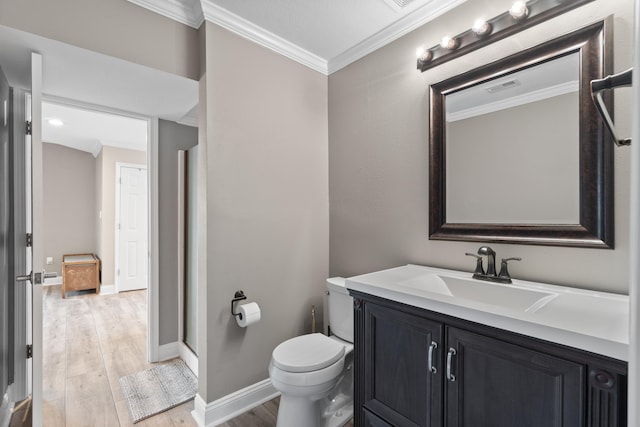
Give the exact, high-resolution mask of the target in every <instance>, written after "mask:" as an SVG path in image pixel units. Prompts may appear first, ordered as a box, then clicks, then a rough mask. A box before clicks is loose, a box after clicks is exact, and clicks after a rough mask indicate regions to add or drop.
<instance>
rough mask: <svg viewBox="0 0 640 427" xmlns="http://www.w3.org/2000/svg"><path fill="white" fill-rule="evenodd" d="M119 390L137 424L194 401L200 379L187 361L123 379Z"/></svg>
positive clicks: (179, 361) (165, 365)
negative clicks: (191, 400)
mask: <svg viewBox="0 0 640 427" xmlns="http://www.w3.org/2000/svg"><path fill="white" fill-rule="evenodd" d="M120 388H121V389H122V394H124V397H125V399H126V400H127V403H128V404H129V405H128V406H129V415H130V416H131V421H132V422H133V423H134V424H135V423H137V422H138V421H142V420H144V419H145V418H149V417H151V416H152V415H156V414H159V413H160V412H164V411H167V410H169V409H171V408H173V407H175V406H178V405H180V404H182V403H184V402H186V401H187V400H190V399H193V398H194V396H195V395H196V392H197V391H198V380H197V379H196V377H195V375H193V372H191V370H190V369H189V368H188V367H187V365H186V364H185V363H184V361H182V360H177V361H175V362H172V363H167V364H163V365H158V366H155V367H153V368H151V369H147V370H145V371H142V372H138V373H136V374H133V375H127V376H124V377H122V378H120Z"/></svg>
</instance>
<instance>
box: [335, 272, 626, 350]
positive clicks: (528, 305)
mask: <svg viewBox="0 0 640 427" xmlns="http://www.w3.org/2000/svg"><path fill="white" fill-rule="evenodd" d="M471 276H472V273H470V272H464V271H457V270H447V269H444V268H436V267H427V266H420V265H415V264H408V265H404V266H400V267H395V268H389V269H386V270H380V271H375V272H372V273H367V274H362V275H359V276H353V277H348V278H347V279H346V286H347V288H348V289H349V290H350V291H354V292H356V294H355V295H357V293H363V294H368V295H373V296H376V297H378V298H382V299H387V300H391V301H396V302H399V303H403V304H407V305H409V306H413V307H418V308H422V309H425V310H428V311H430V312H434V313H441V314H444V315H447V316H451V317H453V318H458V319H462V320H467V321H471V322H475V323H480V324H483V325H488V326H493V327H496V328H499V329H504V330H507V331H511V332H515V333H518V334H522V335H527V336H531V337H535V338H539V339H541V340H545V341H550V342H555V343H559V344H562V345H566V346H569V347H575V348H579V349H582V350H586V351H589V352H592V353H596V354H602V355H605V356H608V357H612V358H614V359H619V360H628V350H629V297H628V296H626V295H616V294H611V293H605V292H596V291H589V290H584V289H579V288H575V287H566V286H557V285H551V284H547V283H540V282H531V281H526V280H519V279H514V280H513V284H501V283H494V282H487V281H484V280H477V279H473V278H472V277H471Z"/></svg>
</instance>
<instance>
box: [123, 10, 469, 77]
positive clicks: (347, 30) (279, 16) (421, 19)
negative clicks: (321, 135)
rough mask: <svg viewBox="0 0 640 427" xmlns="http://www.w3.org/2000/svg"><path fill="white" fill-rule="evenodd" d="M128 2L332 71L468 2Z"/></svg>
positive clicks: (314, 66)
mask: <svg viewBox="0 0 640 427" xmlns="http://www.w3.org/2000/svg"><path fill="white" fill-rule="evenodd" d="M128 1H130V2H131V3H135V4H137V5H139V6H142V7H145V8H147V9H150V10H152V11H154V12H157V13H160V14H162V15H164V16H167V17H169V18H171V19H174V20H176V21H179V22H182V23H184V24H187V25H189V26H191V27H193V28H198V27H200V25H201V24H202V22H203V20H205V19H206V20H207V21H210V22H213V23H215V24H218V25H220V26H222V27H224V28H227V29H228V30H231V31H233V32H235V33H237V34H240V35H241V36H243V37H246V38H248V39H250V40H252V41H254V42H256V43H258V44H260V45H263V46H265V47H267V48H269V49H272V50H274V51H276V52H278V53H281V54H283V55H285V56H287V57H289V58H291V59H293V60H295V61H298V62H300V63H302V64H304V65H306V66H308V67H310V68H313V69H315V70H317V71H320V72H322V73H324V74H331V73H332V72H334V71H337V70H339V69H341V68H343V67H345V66H347V65H349V64H350V63H352V62H354V61H357V60H358V59H360V58H362V57H363V56H365V55H367V54H369V53H371V52H373V51H374V50H376V49H379V48H381V47H382V46H384V45H386V44H388V43H390V42H392V41H393V40H396V39H398V38H400V37H401V36H403V35H405V34H407V33H408V32H410V31H412V30H414V29H416V28H418V27H419V26H421V25H424V24H425V23H427V22H429V21H431V20H433V19H435V18H437V17H438V16H440V15H442V14H443V13H445V12H447V11H448V10H450V9H453V8H454V7H456V6H458V5H460V4H463V3H464V2H465V1H466V0H241V1H238V0H128ZM411 54H413V52H412V53H411Z"/></svg>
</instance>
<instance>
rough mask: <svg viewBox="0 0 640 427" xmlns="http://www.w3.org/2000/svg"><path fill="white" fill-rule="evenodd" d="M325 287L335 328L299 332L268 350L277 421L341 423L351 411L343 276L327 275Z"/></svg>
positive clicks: (313, 426) (325, 426)
mask: <svg viewBox="0 0 640 427" xmlns="http://www.w3.org/2000/svg"><path fill="white" fill-rule="evenodd" d="M327 288H328V290H329V298H328V300H329V319H330V320H329V324H330V327H331V325H332V324H335V325H336V327H335V329H333V328H332V331H333V332H334V333H336V332H337V333H336V334H335V335H331V336H329V337H327V336H325V335H323V334H319V333H315V334H308V335H302V336H299V337H295V338H291V339H288V340H286V341H284V342H283V343H281V344H280V345H278V346H277V347H276V348H275V349H274V350H273V354H272V357H271V362H270V363H269V377H270V378H271V382H272V384H273V386H274V388H275V389H276V390H278V391H279V392H280V393H281V397H280V406H279V409H278V421H277V424H276V425H277V427H340V426H343V425H344V424H346V423H347V422H348V421H349V420H350V419H351V417H352V416H353V344H352V342H353V311H352V310H353V309H352V307H353V305H352V303H351V301H352V300H351V297H350V296H349V294H348V291H347V289H346V288H345V287H344V279H342V278H332V279H328V280H327ZM331 319H335V321H334V323H332V320H331ZM349 319H351V320H350V321H349Z"/></svg>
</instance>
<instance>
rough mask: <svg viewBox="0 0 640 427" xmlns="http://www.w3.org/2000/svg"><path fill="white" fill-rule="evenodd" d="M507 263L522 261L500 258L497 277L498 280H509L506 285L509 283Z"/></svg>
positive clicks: (517, 258)
mask: <svg viewBox="0 0 640 427" xmlns="http://www.w3.org/2000/svg"><path fill="white" fill-rule="evenodd" d="M509 261H522V258H520V257H511V258H502V262H501V263H500V274H498V277H499V278H500V279H508V280H509V282H508V283H511V276H510V275H509V270H508V269H507V263H508V262H509Z"/></svg>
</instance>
